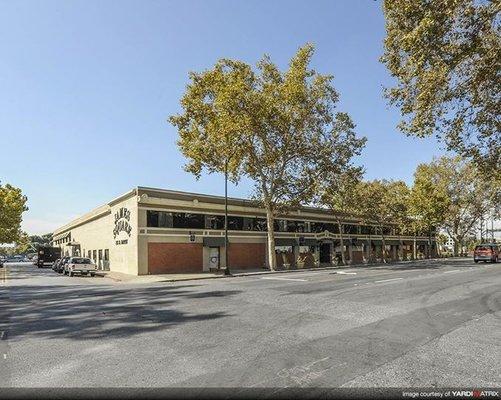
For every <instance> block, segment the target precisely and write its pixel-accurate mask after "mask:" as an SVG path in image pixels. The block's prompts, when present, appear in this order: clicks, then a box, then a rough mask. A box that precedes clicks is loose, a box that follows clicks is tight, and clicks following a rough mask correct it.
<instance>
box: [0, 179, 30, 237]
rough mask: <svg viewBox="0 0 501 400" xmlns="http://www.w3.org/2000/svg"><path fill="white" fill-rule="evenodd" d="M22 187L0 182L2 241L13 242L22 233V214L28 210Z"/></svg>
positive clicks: (0, 231) (0, 235)
mask: <svg viewBox="0 0 501 400" xmlns="http://www.w3.org/2000/svg"><path fill="white" fill-rule="evenodd" d="M26 202H27V198H26V196H23V194H22V192H21V189H19V188H16V187H14V186H12V185H9V184H6V185H2V184H0V243H12V242H15V241H16V240H18V239H19V238H20V236H21V234H22V232H21V221H22V214H23V212H24V211H27V210H28V207H27V206H26Z"/></svg>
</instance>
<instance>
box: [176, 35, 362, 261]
mask: <svg viewBox="0 0 501 400" xmlns="http://www.w3.org/2000/svg"><path fill="white" fill-rule="evenodd" d="M313 52H314V48H313V46H312V45H306V46H304V47H302V48H300V49H299V50H298V52H297V54H296V55H295V56H294V57H293V58H292V59H291V61H290V63H289V68H288V69H287V71H285V72H281V71H280V70H279V69H278V67H277V66H276V65H275V64H273V63H272V62H271V60H270V58H269V57H268V56H265V57H264V58H263V59H262V60H261V61H260V62H259V63H258V65H257V70H256V71H255V70H253V69H252V67H251V66H249V65H247V64H245V63H243V62H240V61H233V60H228V59H223V60H220V61H219V62H218V63H217V64H216V65H215V67H214V68H213V69H211V70H208V71H205V72H202V73H192V74H190V78H191V83H190V84H189V85H188V87H187V90H186V93H185V95H184V96H183V98H182V100H181V105H182V107H183V111H184V112H183V114H181V115H175V116H172V117H170V122H171V123H172V124H173V125H174V126H176V127H177V129H178V131H179V135H180V139H179V141H178V145H179V147H180V149H181V152H182V153H183V154H184V155H185V156H186V157H187V158H188V164H187V166H186V168H187V170H188V171H190V172H192V173H194V174H195V175H196V176H200V173H201V171H202V169H203V168H205V169H206V170H208V172H209V173H210V172H218V171H221V170H222V169H223V168H224V167H225V166H224V164H225V163H228V169H229V172H230V174H231V177H232V180H233V181H235V182H237V181H238V180H239V179H240V177H241V176H242V175H244V176H247V177H248V178H250V179H251V180H253V181H254V192H253V198H254V199H255V200H256V203H257V204H258V205H260V206H262V207H263V208H264V209H265V210H266V220H267V226H268V261H269V266H270V269H272V270H273V269H275V268H276V259H275V237H274V231H273V227H274V219H275V217H276V216H277V215H278V214H280V213H283V212H286V211H287V210H290V209H291V208H294V207H297V206H299V205H300V204H305V203H308V202H309V201H310V200H311V199H312V198H313V194H314V188H315V187H316V184H317V182H318V177H319V176H321V175H322V174H325V173H327V172H329V171H327V170H326V169H328V168H332V167H333V165H334V164H335V163H336V162H339V163H341V164H342V163H346V162H347V161H346V158H347V155H346V154H344V152H345V150H346V148H350V146H352V141H353V138H354V135H353V132H352V130H353V127H354V125H353V123H352V121H351V119H350V118H349V116H348V115H347V114H346V113H341V112H334V110H335V107H336V104H337V102H338V94H337V92H336V90H335V89H334V87H333V86H332V76H330V75H321V74H319V73H317V72H316V71H314V70H312V69H310V67H309V64H310V61H311V58H312V56H313ZM348 161H349V159H348Z"/></svg>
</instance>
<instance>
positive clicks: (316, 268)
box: [231, 257, 465, 277]
mask: <svg viewBox="0 0 501 400" xmlns="http://www.w3.org/2000/svg"><path fill="white" fill-rule="evenodd" d="M450 258H452V257H450ZM456 258H457V259H459V258H465V257H455V258H454V259H456ZM438 260H444V258H426V259H422V260H406V261H395V262H389V263H386V264H384V263H371V264H352V265H337V266H333V267H312V268H301V269H286V270H281V271H262V272H261V271H259V272H241V273H236V274H232V275H231V276H233V277H238V276H252V275H266V274H283V273H294V272H303V271H325V270H335V269H342V270H345V269H361V268H374V267H379V266H385V265H386V266H390V265H405V264H412V263H421V262H425V261H438Z"/></svg>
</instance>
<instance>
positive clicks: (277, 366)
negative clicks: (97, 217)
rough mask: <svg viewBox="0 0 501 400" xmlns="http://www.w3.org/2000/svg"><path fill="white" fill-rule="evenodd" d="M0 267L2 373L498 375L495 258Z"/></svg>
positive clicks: (394, 383)
mask: <svg viewBox="0 0 501 400" xmlns="http://www.w3.org/2000/svg"><path fill="white" fill-rule="evenodd" d="M4 272H5V274H4V273H3V272H2V274H4V275H0V278H1V279H0V306H1V308H0V323H1V325H0V376H1V377H2V379H1V380H0V385H1V386H3V387H89V386H92V387H165V386H170V387H178V388H179V387H200V388H202V387H235V388H245V387H255V388H275V390H280V388H284V387H311V388H339V387H437V388H439V387H451V386H452V387H500V386H501V318H500V317H501V264H499V263H498V264H484V263H480V264H474V263H473V261H472V260H471V259H456V260H452V259H450V260H431V261H427V260H425V261H420V262H415V263H403V264H394V265H387V266H386V265H383V266H376V267H361V268H345V269H342V270H322V271H311V270H309V271H298V272H293V273H279V274H268V275H256V276H246V277H234V278H227V279H226V278H225V279H210V280H200V281H195V280H193V281H185V282H178V283H167V282H158V283H154V284H130V283H127V284H124V283H117V282H113V281H111V280H109V279H107V278H102V277H101V278H98V277H96V278H90V277H73V278H70V277H67V276H63V275H58V274H56V273H55V272H53V271H52V270H51V269H50V268H45V269H38V268H36V267H34V266H32V265H30V264H15V265H14V264H7V268H6V271H4ZM236 390H237V391H238V389H236Z"/></svg>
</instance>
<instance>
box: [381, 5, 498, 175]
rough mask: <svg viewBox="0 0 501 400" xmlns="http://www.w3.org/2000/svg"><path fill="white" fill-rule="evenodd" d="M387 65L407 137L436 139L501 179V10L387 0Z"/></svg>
mask: <svg viewBox="0 0 501 400" xmlns="http://www.w3.org/2000/svg"><path fill="white" fill-rule="evenodd" d="M383 9H384V13H385V17H386V38H385V41H384V55H383V56H382V58H381V60H382V62H383V63H384V64H385V65H386V66H387V68H388V69H389V71H390V73H391V74H392V76H393V77H395V78H396V82H397V83H396V86H395V87H393V88H390V89H388V90H387V91H386V95H387V97H388V98H389V100H390V102H391V103H393V104H395V105H396V106H398V107H399V108H400V110H401V113H402V116H403V121H402V122H401V123H400V125H399V127H400V128H401V130H402V131H403V132H405V133H406V134H409V135H414V136H418V137H425V136H430V135H432V134H436V135H437V137H439V138H441V139H442V140H443V141H444V142H445V143H446V145H447V147H448V149H449V150H454V151H456V152H458V153H460V154H462V155H463V156H466V157H471V158H472V159H473V160H474V161H475V162H476V164H477V165H478V166H480V167H481V168H482V169H483V170H484V173H486V172H487V173H493V174H496V173H499V170H500V168H501V164H500V146H499V142H500V139H501V136H500V132H501V119H500V117H499V114H500V110H501V95H500V90H499V88H500V87H501V77H500V73H499V71H500V70H501V36H500V29H501V16H500V11H501V2H500V1H499V0H484V1H476V0H427V1H416V0H384V2H383Z"/></svg>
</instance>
